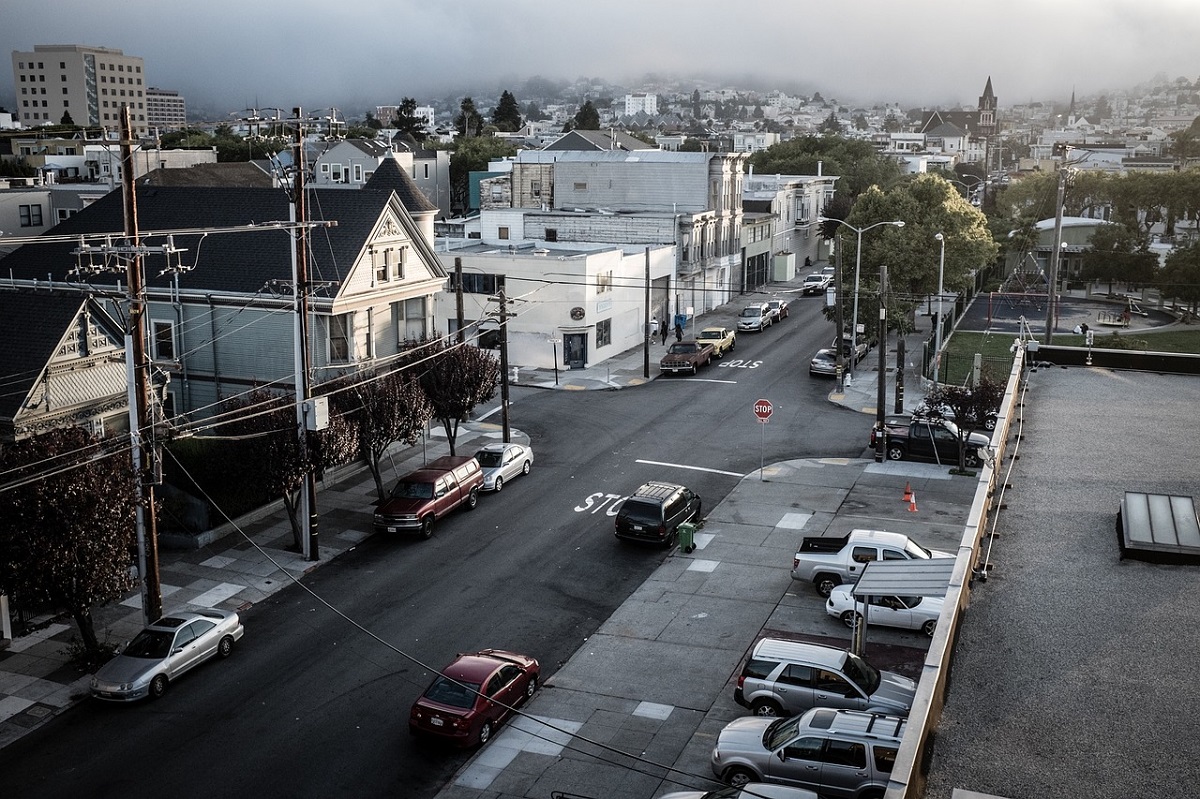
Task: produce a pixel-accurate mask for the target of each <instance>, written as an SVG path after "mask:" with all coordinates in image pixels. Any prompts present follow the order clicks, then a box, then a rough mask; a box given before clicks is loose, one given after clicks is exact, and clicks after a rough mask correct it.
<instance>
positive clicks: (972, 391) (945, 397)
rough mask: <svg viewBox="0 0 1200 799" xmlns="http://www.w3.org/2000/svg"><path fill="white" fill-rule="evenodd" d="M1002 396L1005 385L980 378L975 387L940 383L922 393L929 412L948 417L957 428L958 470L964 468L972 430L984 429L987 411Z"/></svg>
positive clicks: (937, 416) (998, 403)
mask: <svg viewBox="0 0 1200 799" xmlns="http://www.w3.org/2000/svg"><path fill="white" fill-rule="evenodd" d="M1003 399H1004V384H1003V383H998V382H996V381H994V380H990V379H988V378H986V377H985V378H981V379H980V381H979V384H978V385H976V386H975V387H974V388H971V387H967V386H953V385H945V384H939V385H936V386H934V387H933V389H932V390H930V391H929V393H928V394H926V395H925V407H926V408H928V409H929V415H930V416H932V417H934V418H938V419H951V420H953V421H954V424H955V426H956V427H957V428H958V469H959V471H965V470H966V460H967V442H968V441H970V438H971V433H974V432H975V431H977V430H979V429H981V428H983V426H984V422H985V420H986V419H987V416H988V414H989V413H993V412H995V411H996V410H997V409H998V408H999V407H1000V402H1001V401H1002V400H1003Z"/></svg>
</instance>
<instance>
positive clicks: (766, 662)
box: [733, 638, 917, 716]
mask: <svg viewBox="0 0 1200 799" xmlns="http://www.w3.org/2000/svg"><path fill="white" fill-rule="evenodd" d="M916 692H917V684H916V683H915V682H913V681H912V680H910V679H909V678H907V677H903V676H901V675H899V674H895V673H893V672H890V671H880V670H879V669H877V668H875V667H874V666H872V665H871V664H870V663H868V662H867V661H865V660H863V659H862V658H860V657H859V656H858V655H855V654H854V653H853V652H849V651H847V650H845V649H836V648H834V647H831V646H821V645H820V644H806V643H801V642H799V641H783V640H780V639H777V638H763V639H762V640H761V641H759V642H758V643H757V644H755V645H754V649H752V650H751V652H750V657H749V659H748V660H747V661H746V665H745V666H744V667H743V668H742V673H741V675H740V676H739V677H738V681H737V688H735V689H734V692H733V698H734V699H735V700H736V701H737V703H738V704H739V705H742V706H743V707H748V708H750V709H751V710H752V711H754V715H756V716H794V715H796V714H798V713H803V712H804V711H806V710H808V709H809V708H814V707H831V708H845V709H848V710H867V711H870V712H872V713H891V714H894V715H898V716H907V715H908V712H909V710H911V709H912V703H913V697H914V696H915V695H916Z"/></svg>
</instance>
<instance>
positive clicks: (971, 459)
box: [963, 450, 983, 469]
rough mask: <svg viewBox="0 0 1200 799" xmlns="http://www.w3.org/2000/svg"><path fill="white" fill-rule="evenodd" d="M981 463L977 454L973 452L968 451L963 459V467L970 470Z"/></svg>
mask: <svg viewBox="0 0 1200 799" xmlns="http://www.w3.org/2000/svg"><path fill="white" fill-rule="evenodd" d="M982 463H983V461H982V460H980V458H979V453H977V452H976V451H975V450H968V451H967V454H966V457H964V458H963V465H964V466H966V467H968V468H971V469H974V468H975V467H977V466H979V465H980V464H982Z"/></svg>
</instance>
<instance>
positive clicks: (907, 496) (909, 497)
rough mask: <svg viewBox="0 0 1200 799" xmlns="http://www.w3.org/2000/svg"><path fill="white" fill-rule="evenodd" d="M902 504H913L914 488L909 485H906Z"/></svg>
mask: <svg viewBox="0 0 1200 799" xmlns="http://www.w3.org/2000/svg"><path fill="white" fill-rule="evenodd" d="M901 502H912V486H911V485H910V484H908V483H905V484H904V499H902V500H901Z"/></svg>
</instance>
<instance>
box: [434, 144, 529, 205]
mask: <svg viewBox="0 0 1200 799" xmlns="http://www.w3.org/2000/svg"><path fill="white" fill-rule="evenodd" d="M449 148H451V149H452V152H451V153H450V204H451V206H452V207H454V208H456V209H459V210H466V208H467V206H468V205H469V203H470V196H471V173H472V172H482V171H484V170H485V169H487V165H488V162H489V161H494V160H496V159H499V158H507V157H510V156H513V155H516V153H517V148H516V147H514V146H513V144H512V143H511V142H508V141H505V140H504V139H494V138H487V137H479V136H477V137H474V138H462V139H455V141H454V142H453V143H452V144H451V145H449Z"/></svg>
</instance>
